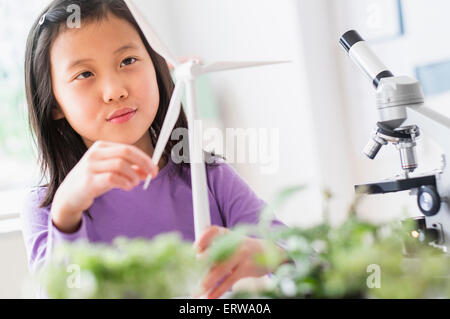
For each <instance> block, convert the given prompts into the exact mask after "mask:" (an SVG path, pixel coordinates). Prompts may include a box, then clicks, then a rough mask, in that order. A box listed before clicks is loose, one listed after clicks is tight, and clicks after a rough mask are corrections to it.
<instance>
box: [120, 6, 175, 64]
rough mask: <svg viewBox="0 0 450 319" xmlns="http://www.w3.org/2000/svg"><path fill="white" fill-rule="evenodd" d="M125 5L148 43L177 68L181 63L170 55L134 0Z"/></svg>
mask: <svg viewBox="0 0 450 319" xmlns="http://www.w3.org/2000/svg"><path fill="white" fill-rule="evenodd" d="M125 3H126V4H127V6H128V9H130V12H131V14H132V15H133V17H134V19H135V20H136V22H137V24H138V25H139V27H140V28H141V30H142V32H143V33H144V35H145V38H146V39H147V41H148V43H149V44H150V46H151V47H152V49H153V50H155V51H156V52H157V53H158V54H159V55H160V56H162V57H163V58H164V59H166V61H167V62H169V63H170V64H172V65H173V66H174V67H176V66H177V65H178V64H179V63H178V61H177V59H176V58H175V57H174V56H173V55H172V54H171V53H170V50H169V48H168V47H167V46H166V45H165V44H164V43H163V42H162V41H161V39H160V38H159V37H158V35H157V34H156V33H155V31H154V29H153V28H152V27H151V26H150V24H149V23H148V21H147V20H146V19H145V18H144V16H143V15H142V14H141V11H140V10H139V9H138V8H137V6H136V5H135V4H134V1H133V0H125Z"/></svg>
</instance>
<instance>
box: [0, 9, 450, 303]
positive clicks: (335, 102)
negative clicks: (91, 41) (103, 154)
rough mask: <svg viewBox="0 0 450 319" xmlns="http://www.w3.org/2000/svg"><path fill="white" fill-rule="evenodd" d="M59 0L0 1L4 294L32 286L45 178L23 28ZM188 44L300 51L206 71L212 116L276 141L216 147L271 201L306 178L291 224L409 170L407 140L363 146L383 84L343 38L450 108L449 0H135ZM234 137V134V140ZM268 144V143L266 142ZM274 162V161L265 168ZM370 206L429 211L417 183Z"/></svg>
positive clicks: (250, 53)
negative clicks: (357, 61)
mask: <svg viewBox="0 0 450 319" xmlns="http://www.w3.org/2000/svg"><path fill="white" fill-rule="evenodd" d="M49 2H50V1H49V0H23V1H13V0H0V36H1V41H0V118H1V119H2V121H0V253H1V259H2V262H1V264H0V298H20V297H33V295H32V294H31V295H30V292H29V291H28V290H27V287H26V285H23V282H24V279H25V278H27V276H28V269H27V260H26V253H25V247H24V243H23V238H22V234H21V230H20V219H19V218H20V211H21V207H22V205H23V197H24V195H25V194H26V192H27V191H28V190H29V188H30V187H31V186H33V185H37V184H38V183H39V181H40V175H39V169H38V167H37V164H36V151H35V147H34V145H33V143H32V139H31V135H30V133H29V129H28V123H27V112H26V102H25V96H24V79H23V62H24V50H25V42H26V37H27V34H28V31H29V28H30V27H31V24H32V23H33V21H34V20H35V19H36V18H38V17H39V16H40V14H41V11H42V9H43V8H44V6H45V5H46V4H47V3H49ZM135 2H136V4H137V5H138V6H139V7H140V8H141V9H142V10H143V11H144V14H145V16H146V17H147V19H148V21H150V23H151V24H152V26H153V27H154V28H155V29H156V32H157V33H158V34H159V35H160V36H161V38H162V39H163V40H164V41H165V42H166V44H167V45H168V46H169V47H170V48H171V49H172V52H173V53H174V54H175V55H177V56H179V57H199V58H201V60H202V61H203V62H205V63H207V62H212V61H222V60H290V61H292V62H291V63H288V64H279V65H273V66H265V67H259V68H252V69H245V70H236V71H229V72H224V73H217V74H211V75H208V76H204V77H202V78H201V79H200V80H199V81H198V92H199V100H200V105H199V107H200V109H201V110H200V111H201V115H202V118H203V119H204V126H205V127H215V128H219V129H220V130H221V131H222V132H223V135H224V136H225V131H226V129H227V128H241V129H247V128H256V129H266V130H267V131H268V132H277V134H275V133H273V134H275V135H272V137H274V139H272V140H271V139H268V138H267V137H264V136H263V135H260V136H258V138H259V142H260V143H269V142H270V147H267V145H265V149H266V150H269V151H268V152H269V154H266V155H267V156H265V157H263V156H260V158H259V161H257V162H251V161H250V160H248V159H247V160H244V161H243V162H242V163H236V160H233V150H231V149H221V148H220V145H219V146H217V145H216V146H214V145H210V146H212V147H213V148H216V151H217V152H218V153H222V154H223V155H225V157H227V160H229V162H230V164H231V165H232V166H233V167H235V168H236V170H237V171H238V173H239V174H240V175H241V176H242V177H243V178H244V179H245V180H246V181H247V183H248V184H249V185H250V186H251V187H252V189H253V190H254V191H255V192H256V193H257V194H258V195H259V196H260V197H261V198H262V199H264V200H265V201H267V202H269V203H270V201H271V200H272V199H273V197H274V196H275V194H276V193H277V192H278V191H280V190H281V189H282V188H283V187H286V186H290V185H294V184H305V185H307V189H306V190H305V191H304V192H302V193H301V194H300V195H298V196H297V197H296V198H295V200H292V201H290V202H289V203H288V204H287V205H286V206H284V207H283V208H282V209H280V210H278V211H277V212H276V215H277V217H278V218H279V219H280V220H282V221H284V222H285V223H286V224H287V225H291V226H305V227H306V226H309V225H313V224H315V223H319V222H320V221H321V220H322V211H323V209H324V202H323V193H324V191H325V190H327V191H329V192H331V194H332V195H333V197H332V199H331V201H330V207H329V209H330V214H331V216H330V218H331V221H332V222H333V223H339V222H340V221H342V220H343V219H344V218H345V217H346V213H347V208H348V206H349V205H350V203H351V202H352V200H353V197H354V192H353V185H354V184H360V183H365V182H369V181H376V180H379V179H385V178H391V177H394V176H395V175H397V174H399V173H400V162H399V156H398V152H397V150H396V149H395V148H394V147H393V146H390V147H385V148H384V149H382V151H381V152H380V153H379V155H378V156H377V158H376V159H375V160H374V161H371V160H369V159H368V158H366V157H365V156H364V155H363V154H362V153H361V151H362V149H363V147H364V146H365V144H366V143H367V141H368V139H369V137H370V133H371V131H372V129H373V127H374V126H375V123H376V121H377V113H376V109H375V99H374V90H373V88H372V85H371V83H370V81H369V80H368V79H366V78H365V76H364V75H363V74H362V73H361V72H360V71H359V69H357V67H356V66H355V65H354V64H353V63H352V62H351V61H350V59H349V58H348V56H347V55H346V54H345V52H344V51H343V50H342V49H341V48H340V46H339V45H338V41H339V38H340V36H341V35H342V34H343V33H344V32H345V31H347V30H349V29H356V30H357V31H358V32H359V33H360V34H361V35H362V36H363V37H364V38H365V39H366V40H367V41H369V43H370V45H371V46H372V49H373V50H374V51H375V53H376V54H377V55H378V56H379V57H380V58H381V60H382V61H384V63H385V64H386V65H387V66H388V68H390V69H391V71H392V72H393V73H394V74H396V75H409V76H413V77H416V78H418V79H419V80H420V81H421V83H422V86H423V88H424V92H425V95H426V102H427V104H428V105H429V106H430V107H432V108H434V109H435V110H436V111H438V112H440V113H442V114H445V115H446V116H448V117H450V42H449V41H445V38H446V34H448V31H449V30H450V21H448V18H447V14H446V13H447V12H449V11H450V2H448V1H445V0H428V1H422V0H403V1H401V0H281V1H273V0H245V1H242V0H227V1H221V0H152V1H144V0H135ZM426 133H427V132H423V135H424V136H423V137H422V138H421V140H420V141H419V143H418V147H417V153H418V160H419V169H418V170H417V173H421V172H427V171H430V170H433V169H436V168H438V167H439V165H440V156H439V155H440V151H439V147H438V146H437V145H435V144H434V143H433V141H431V140H430V139H428V138H426ZM225 145H226V143H225ZM260 147H261V145H260ZM267 165H272V167H276V169H275V170H274V171H272V172H270V173H268V172H267V171H264V170H263V169H262V167H264V166H267ZM360 211H361V214H362V215H363V217H364V218H366V219H369V220H372V221H375V222H383V221H389V220H393V219H396V218H400V217H402V216H404V215H408V216H416V215H419V213H420V212H419V210H418V209H417V207H416V201H415V197H410V196H409V195H408V193H407V192H406V193H405V192H403V193H398V194H389V195H376V196H371V197H367V198H365V200H364V201H363V202H362V206H361V210H360Z"/></svg>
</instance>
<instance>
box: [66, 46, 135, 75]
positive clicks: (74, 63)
mask: <svg viewBox="0 0 450 319" xmlns="http://www.w3.org/2000/svg"><path fill="white" fill-rule="evenodd" d="M137 48H138V47H137V46H136V45H135V44H134V43H132V42H130V43H127V44H125V45H123V46H121V47H120V48H118V49H117V50H116V51H114V54H117V53H120V52H122V51H125V50H128V49H137ZM90 61H93V59H79V60H75V61H74V62H72V63H71V64H70V65H69V67H68V68H67V69H68V70H70V69H72V68H74V67H76V66H77V65H80V64H83V63H85V62H90Z"/></svg>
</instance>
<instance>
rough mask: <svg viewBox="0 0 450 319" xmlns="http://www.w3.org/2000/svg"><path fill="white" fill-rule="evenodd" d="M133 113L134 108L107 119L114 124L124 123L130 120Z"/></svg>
mask: <svg viewBox="0 0 450 319" xmlns="http://www.w3.org/2000/svg"><path fill="white" fill-rule="evenodd" d="M135 114H136V110H131V111H129V112H127V113H125V114H122V115H120V116H116V117H113V118H112V119H110V120H108V122H110V123H115V124H121V123H125V122H127V121H128V120H130V119H131V118H132V117H133V116H134V115H135Z"/></svg>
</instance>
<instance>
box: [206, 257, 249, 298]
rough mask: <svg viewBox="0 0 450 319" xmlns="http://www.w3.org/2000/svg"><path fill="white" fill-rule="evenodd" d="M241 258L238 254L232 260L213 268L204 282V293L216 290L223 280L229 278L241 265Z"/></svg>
mask: <svg viewBox="0 0 450 319" xmlns="http://www.w3.org/2000/svg"><path fill="white" fill-rule="evenodd" d="M241 258H242V257H241V255H240V254H239V252H237V253H236V254H235V255H234V256H232V257H231V258H230V259H228V260H226V261H224V262H221V263H220V264H217V265H215V266H213V267H212V268H211V270H210V271H209V272H208V274H207V275H206V277H205V278H204V280H203V281H202V287H203V292H207V291H209V290H210V289H212V288H214V287H215V286H216V285H217V283H218V282H219V281H220V280H221V279H222V278H224V277H225V276H227V275H228V274H229V273H230V272H231V271H232V270H234V269H235V268H236V267H237V266H238V265H239V261H240V259H241Z"/></svg>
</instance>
